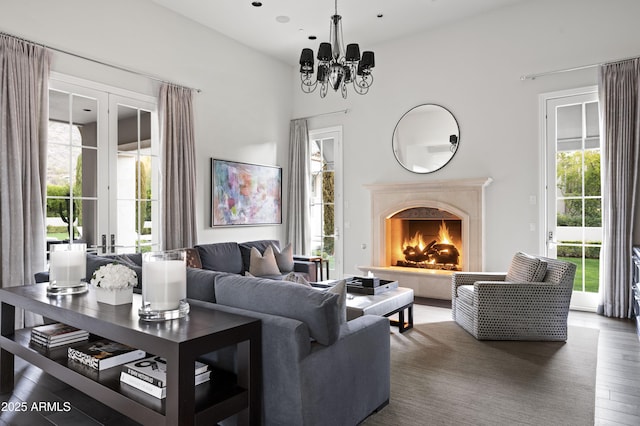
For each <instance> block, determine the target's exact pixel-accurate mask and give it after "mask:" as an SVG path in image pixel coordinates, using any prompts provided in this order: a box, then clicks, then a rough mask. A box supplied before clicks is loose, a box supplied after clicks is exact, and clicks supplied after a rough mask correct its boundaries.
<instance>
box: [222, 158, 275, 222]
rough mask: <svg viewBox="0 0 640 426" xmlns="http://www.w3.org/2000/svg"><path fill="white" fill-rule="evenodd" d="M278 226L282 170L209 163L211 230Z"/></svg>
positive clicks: (228, 163)
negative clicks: (236, 226) (244, 226)
mask: <svg viewBox="0 0 640 426" xmlns="http://www.w3.org/2000/svg"><path fill="white" fill-rule="evenodd" d="M281 223H282V168H280V167H274V166H260V165H257V164H248V163H239V162H235V161H226V160H217V159H214V158H212V159H211V226H235V225H273V224H281Z"/></svg>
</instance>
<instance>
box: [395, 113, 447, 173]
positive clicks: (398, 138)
mask: <svg viewBox="0 0 640 426" xmlns="http://www.w3.org/2000/svg"><path fill="white" fill-rule="evenodd" d="M459 143H460V128H459V127H458V122H457V121H456V119H455V117H454V116H453V114H451V112H450V111H449V110H448V109H446V108H444V107H441V106H440V105H435V104H425V105H418V106H417V107H414V108H412V109H410V110H409V111H407V112H406V113H405V114H404V115H403V116H402V117H401V118H400V120H399V121H398V124H396V128H395V129H394V131H393V142H392V146H393V153H394V154H395V156H396V159H397V160H398V163H400V164H401V165H402V167H404V168H405V169H407V170H409V171H411V172H414V173H432V172H435V171H436V170H439V169H441V168H443V167H444V166H445V165H446V164H447V163H448V162H449V161H451V158H453V156H454V154H455V153H456V151H457V149H458V146H459Z"/></svg>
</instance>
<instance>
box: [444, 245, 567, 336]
mask: <svg viewBox="0 0 640 426" xmlns="http://www.w3.org/2000/svg"><path fill="white" fill-rule="evenodd" d="M575 274H576V265H575V264H573V263H570V262H565V261H561V260H556V259H549V258H545V257H541V256H530V255H527V254H525V253H516V255H515V256H514V257H513V260H512V262H511V265H510V266H509V271H508V272H507V273H506V274H500V273H474V272H456V273H455V274H454V275H453V278H452V286H451V287H452V289H451V291H452V294H451V296H452V297H451V307H452V315H453V319H454V320H455V321H456V322H457V323H458V324H459V325H460V326H461V327H462V328H464V329H465V330H467V331H468V332H469V333H471V334H472V335H473V336H474V337H475V338H476V339H478V340H559V341H564V340H567V315H568V314H569V303H570V301H571V293H572V291H573V280H574V277H575Z"/></svg>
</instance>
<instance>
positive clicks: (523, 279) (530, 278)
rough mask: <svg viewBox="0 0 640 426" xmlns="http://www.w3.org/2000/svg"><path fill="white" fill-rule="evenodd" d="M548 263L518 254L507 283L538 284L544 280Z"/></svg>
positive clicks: (510, 269) (514, 258)
mask: <svg viewBox="0 0 640 426" xmlns="http://www.w3.org/2000/svg"><path fill="white" fill-rule="evenodd" d="M546 272H547V262H543V261H542V260H540V259H538V258H537V257H534V256H530V255H528V254H526V253H522V252H518V253H516V254H515V256H513V260H512V261H511V265H509V271H508V272H507V276H506V278H505V281H510V282H516V283H518V282H519V283H528V282H538V281H542V279H544V276H545V274H546Z"/></svg>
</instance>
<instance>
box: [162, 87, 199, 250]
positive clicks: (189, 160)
mask: <svg viewBox="0 0 640 426" xmlns="http://www.w3.org/2000/svg"><path fill="white" fill-rule="evenodd" d="M160 120H161V127H160V129H161V134H160V137H161V140H162V147H163V163H162V164H163V168H162V184H163V185H162V188H163V189H162V212H163V213H162V214H163V219H162V241H163V249H164V250H171V249H177V248H184V247H193V246H194V245H195V244H196V243H197V228H196V216H195V215H196V155H195V137H194V125H193V91H192V90H191V89H187V88H185V87H179V86H175V85H171V84H163V85H162V86H161V88H160Z"/></svg>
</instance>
